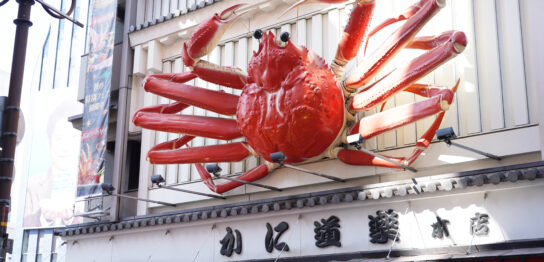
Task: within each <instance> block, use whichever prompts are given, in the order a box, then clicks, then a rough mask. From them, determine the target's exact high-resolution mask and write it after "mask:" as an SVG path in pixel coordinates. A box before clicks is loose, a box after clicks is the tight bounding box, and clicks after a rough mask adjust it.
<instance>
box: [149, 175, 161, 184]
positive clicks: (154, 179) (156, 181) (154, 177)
mask: <svg viewBox="0 0 544 262" xmlns="http://www.w3.org/2000/svg"><path fill="white" fill-rule="evenodd" d="M162 182H164V177H162V176H161V175H160V174H157V175H152V176H151V183H153V184H157V185H159V184H160V183H162Z"/></svg>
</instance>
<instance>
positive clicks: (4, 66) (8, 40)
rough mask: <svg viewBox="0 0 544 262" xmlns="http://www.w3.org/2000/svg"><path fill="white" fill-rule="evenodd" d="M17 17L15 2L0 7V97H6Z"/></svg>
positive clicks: (11, 0)
mask: <svg viewBox="0 0 544 262" xmlns="http://www.w3.org/2000/svg"><path fill="white" fill-rule="evenodd" d="M16 16H17V2H15V0H10V1H9V2H8V3H7V4H5V5H3V6H2V7H0V25H1V27H2V38H3V41H0V96H7V92H8V87H9V73H10V70H11V59H12V56H13V40H14V37H15V24H14V23H13V20H14V19H15V17H16Z"/></svg>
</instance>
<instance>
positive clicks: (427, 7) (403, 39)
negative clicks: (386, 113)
mask: <svg viewBox="0 0 544 262" xmlns="http://www.w3.org/2000/svg"><path fill="white" fill-rule="evenodd" d="M421 2H422V3H424V4H423V6H422V7H421V8H417V12H415V13H414V14H413V15H412V16H410V18H409V19H407V21H406V22H405V23H404V25H402V26H401V27H400V28H399V29H397V31H395V32H394V33H393V34H391V36H390V37H389V38H387V39H386V40H385V42H384V43H383V44H381V45H380V47H379V48H378V49H377V50H376V51H375V52H373V53H372V54H371V55H369V56H368V57H366V58H365V60H364V62H363V64H361V65H359V66H358V67H357V68H356V69H355V70H354V72H352V74H351V75H350V76H348V77H347V78H346V79H345V80H344V81H343V86H344V88H345V89H346V90H347V91H349V92H355V91H356V90H357V89H358V88H359V87H362V86H364V85H366V84H367V83H369V82H370V81H371V79H372V78H373V77H374V76H376V74H377V73H378V72H379V71H380V70H381V69H382V68H383V67H384V66H385V65H386V64H387V63H389V62H390V61H391V60H392V59H393V57H395V55H396V54H397V53H398V52H400V51H401V50H402V49H403V48H404V47H405V46H406V45H408V43H410V41H411V40H412V39H413V38H414V37H415V35H416V34H417V33H418V32H419V31H420V30H421V28H423V26H424V25H425V24H426V23H427V22H428V21H429V20H430V19H431V18H432V17H433V16H434V15H435V14H436V13H438V11H439V10H440V8H442V7H443V6H444V5H445V0H424V1H421Z"/></svg>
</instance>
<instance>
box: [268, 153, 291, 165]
mask: <svg viewBox="0 0 544 262" xmlns="http://www.w3.org/2000/svg"><path fill="white" fill-rule="evenodd" d="M270 159H271V160H272V162H274V163H279V164H281V163H282V162H283V161H284V160H285V159H287V157H286V156H285V155H284V154H283V153H282V152H276V153H272V154H270Z"/></svg>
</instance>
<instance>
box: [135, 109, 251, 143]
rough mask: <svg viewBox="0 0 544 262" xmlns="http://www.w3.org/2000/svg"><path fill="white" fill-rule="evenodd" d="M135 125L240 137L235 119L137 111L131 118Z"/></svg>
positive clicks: (174, 131) (202, 134) (204, 134)
mask: <svg viewBox="0 0 544 262" xmlns="http://www.w3.org/2000/svg"><path fill="white" fill-rule="evenodd" d="M132 122H134V124H135V125H137V126H141V127H143V128H147V129H151V130H155V131H163V132H170V133H178V134H180V133H181V134H187V135H194V136H203V137H207V138H214V139H222V140H232V139H236V138H240V137H242V134H241V133H240V129H239V128H238V124H237V123H236V120H233V119H225V118H217V117H207V116H193V115H168V114H157V113H147V112H137V113H136V114H134V117H133V118H132Z"/></svg>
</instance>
